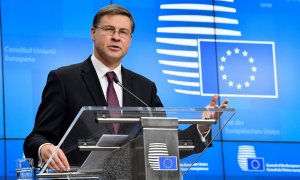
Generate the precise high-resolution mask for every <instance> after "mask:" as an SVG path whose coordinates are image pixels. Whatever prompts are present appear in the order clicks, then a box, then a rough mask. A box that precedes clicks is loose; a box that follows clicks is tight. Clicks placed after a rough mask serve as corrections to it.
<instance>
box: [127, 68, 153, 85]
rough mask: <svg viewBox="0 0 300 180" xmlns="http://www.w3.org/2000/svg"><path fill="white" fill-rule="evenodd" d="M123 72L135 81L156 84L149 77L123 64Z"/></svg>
mask: <svg viewBox="0 0 300 180" xmlns="http://www.w3.org/2000/svg"><path fill="white" fill-rule="evenodd" d="M122 73H123V75H124V76H127V77H129V78H130V79H133V80H135V81H139V82H144V83H150V84H154V82H153V81H152V80H150V79H148V78H147V77H145V76H143V75H141V74H138V73H136V72H133V71H131V70H129V69H126V68H125V67H123V66H122Z"/></svg>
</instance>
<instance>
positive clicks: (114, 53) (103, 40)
mask: <svg viewBox="0 0 300 180" xmlns="http://www.w3.org/2000/svg"><path fill="white" fill-rule="evenodd" d="M91 37H92V39H93V40H94V54H95V56H96V58H97V59H99V60H101V61H102V63H103V64H105V65H106V66H107V67H109V68H115V67H117V66H118V65H119V64H120V62H121V60H122V58H123V57H124V56H125V55H126V54H127V51H128V48H129V46H130V42H131V22H130V19H129V17H127V16H124V15H105V16H103V17H102V18H101V20H100V22H99V23H98V25H97V27H92V28H91Z"/></svg>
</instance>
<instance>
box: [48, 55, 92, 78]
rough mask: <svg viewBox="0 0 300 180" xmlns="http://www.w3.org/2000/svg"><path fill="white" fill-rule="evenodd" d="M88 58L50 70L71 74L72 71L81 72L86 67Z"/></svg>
mask: <svg viewBox="0 0 300 180" xmlns="http://www.w3.org/2000/svg"><path fill="white" fill-rule="evenodd" d="M89 61H90V58H88V59H86V60H85V61H83V62H79V63H74V64H69V65H66V66H61V67H59V68H57V69H54V70H52V71H53V72H55V73H57V74H69V73H71V74H73V73H81V72H82V71H83V70H85V69H88V67H89Z"/></svg>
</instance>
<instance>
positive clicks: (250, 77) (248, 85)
mask: <svg viewBox="0 0 300 180" xmlns="http://www.w3.org/2000/svg"><path fill="white" fill-rule="evenodd" d="M198 45H199V46H198V50H199V64H200V66H199V67H200V68H199V70H200V82H201V85H200V92H201V94H202V95H213V94H220V95H224V96H231V97H259V98H277V97H278V92H277V78H276V76H277V75H276V59H275V45H274V42H261V41H235V40H210V39H200V40H198Z"/></svg>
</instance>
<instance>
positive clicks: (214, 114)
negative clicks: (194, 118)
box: [198, 95, 229, 132]
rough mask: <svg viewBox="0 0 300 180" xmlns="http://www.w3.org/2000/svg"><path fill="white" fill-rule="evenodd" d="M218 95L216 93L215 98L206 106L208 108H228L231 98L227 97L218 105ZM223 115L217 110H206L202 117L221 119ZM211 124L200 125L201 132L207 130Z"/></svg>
mask: <svg viewBox="0 0 300 180" xmlns="http://www.w3.org/2000/svg"><path fill="white" fill-rule="evenodd" d="M218 98H219V96H218V95H214V96H213V98H212V99H211V101H210V103H209V104H208V105H207V106H205V107H206V108H226V107H227V105H228V103H229V100H228V99H226V100H225V101H224V102H223V103H222V104H221V105H220V106H218V105H217V102H218ZM220 116H221V113H219V112H215V111H204V112H203V113H202V119H219V117H220ZM209 128H210V126H209V125H201V124H199V125H198V129H199V130H200V132H207V131H208V130H209Z"/></svg>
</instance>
